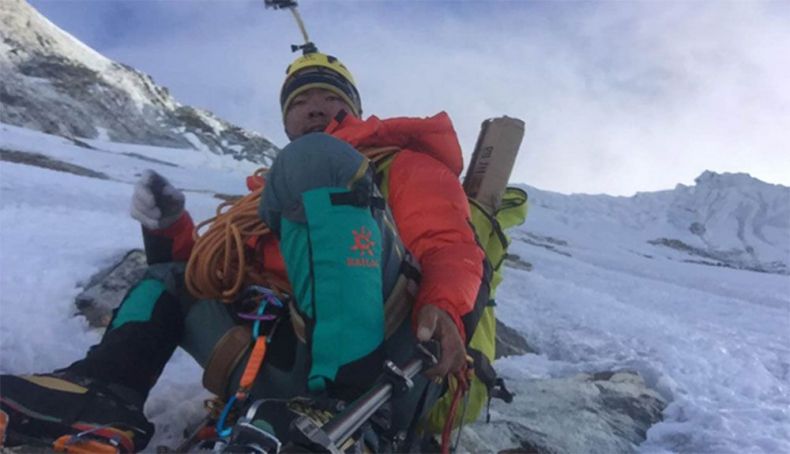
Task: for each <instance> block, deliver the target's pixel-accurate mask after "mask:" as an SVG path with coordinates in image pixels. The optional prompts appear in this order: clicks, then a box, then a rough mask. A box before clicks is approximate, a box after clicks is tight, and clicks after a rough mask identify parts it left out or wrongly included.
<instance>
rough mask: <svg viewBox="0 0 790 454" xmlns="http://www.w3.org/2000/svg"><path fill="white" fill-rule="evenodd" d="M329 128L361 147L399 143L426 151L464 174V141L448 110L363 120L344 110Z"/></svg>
mask: <svg viewBox="0 0 790 454" xmlns="http://www.w3.org/2000/svg"><path fill="white" fill-rule="evenodd" d="M325 132H326V133H327V134H331V135H333V136H335V137H337V138H338V139H341V140H344V141H346V142H348V143H349V144H351V145H352V146H353V147H355V148H357V149H362V148H370V147H391V146H395V147H399V148H402V149H409V150H413V151H418V152H420V153H426V154H428V155H430V156H431V157H433V158H435V159H437V160H439V161H440V162H441V163H443V164H444V165H446V166H447V167H448V168H449V169H450V170H451V171H452V172H453V173H454V174H455V175H456V176H460V175H461V171H462V170H463V167H464V158H463V154H462V153H461V145H460V144H459V143H458V136H457V135H456V133H455V129H454V128H453V123H452V121H451V120H450V116H449V115H447V112H439V113H438V114H436V115H434V116H432V117H427V118H416V117H396V118H388V119H384V120H382V119H380V118H378V117H376V116H370V117H368V119H367V120H361V119H359V118H356V117H354V116H352V115H344V113H341V115H338V117H337V118H335V119H334V120H332V122H331V123H330V124H329V125H328V126H327V128H326V130H325Z"/></svg>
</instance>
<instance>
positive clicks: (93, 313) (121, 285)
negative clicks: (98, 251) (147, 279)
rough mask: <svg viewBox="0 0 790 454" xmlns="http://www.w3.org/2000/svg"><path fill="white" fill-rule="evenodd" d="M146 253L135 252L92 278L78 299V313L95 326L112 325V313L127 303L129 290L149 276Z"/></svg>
mask: <svg viewBox="0 0 790 454" xmlns="http://www.w3.org/2000/svg"><path fill="white" fill-rule="evenodd" d="M146 267H147V264H146V261H145V252H143V251H142V250H140V249H133V250H131V251H129V252H127V253H126V254H125V255H124V256H123V257H119V259H118V260H115V261H113V263H112V264H111V265H110V266H108V267H107V268H105V269H103V270H101V271H99V272H98V273H96V274H95V275H94V276H92V277H91V278H90V280H89V282H88V284H87V285H86V286H85V290H83V291H82V293H80V294H79V295H77V298H76V299H75V304H76V305H77V310H78V312H79V313H80V314H82V315H84V316H85V318H87V319H88V323H90V325H91V326H93V327H105V326H107V325H108V324H109V323H110V319H111V318H112V311H113V310H114V309H115V308H116V307H118V306H119V305H120V304H121V302H122V301H123V297H124V296H125V295H126V293H127V292H128V291H129V289H130V288H131V287H132V285H134V284H135V283H136V282H137V281H139V280H140V279H141V278H142V277H143V275H144V274H145V269H146Z"/></svg>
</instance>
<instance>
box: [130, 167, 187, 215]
mask: <svg viewBox="0 0 790 454" xmlns="http://www.w3.org/2000/svg"><path fill="white" fill-rule="evenodd" d="M183 213H184V193H183V192H181V191H179V190H178V189H176V188H175V187H174V186H173V185H172V184H170V182H169V181H167V179H165V177H163V176H162V175H159V174H158V173H156V172H154V171H153V170H150V169H149V170H145V171H144V172H143V175H142V177H140V180H139V181H138V182H137V184H136V185H135V186H134V194H133V195H132V208H131V215H132V217H133V218H135V219H137V220H138V221H140V223H141V224H143V226H145V227H146V228H148V229H151V230H159V229H166V228H168V227H170V226H171V225H173V223H175V222H176V221H177V220H178V218H180V217H181V215H182V214H183Z"/></svg>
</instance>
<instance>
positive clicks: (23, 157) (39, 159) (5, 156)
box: [0, 148, 110, 180]
mask: <svg viewBox="0 0 790 454" xmlns="http://www.w3.org/2000/svg"><path fill="white" fill-rule="evenodd" d="M0 161H6V162H14V163H17V164H27V165H31V166H36V167H42V168H45V169H50V170H56V171H58V172H67V173H72V174H74V175H79V176H81V177H91V178H99V179H101V180H109V179H110V177H108V176H107V175H105V174H103V173H101V172H97V171H95V170H91V169H88V168H86V167H82V166H78V165H76V164H71V163H68V162H64V161H60V160H57V159H55V158H50V157H49V156H45V155H43V154H39V153H30V152H27V151H16V150H7V149H5V148H0Z"/></svg>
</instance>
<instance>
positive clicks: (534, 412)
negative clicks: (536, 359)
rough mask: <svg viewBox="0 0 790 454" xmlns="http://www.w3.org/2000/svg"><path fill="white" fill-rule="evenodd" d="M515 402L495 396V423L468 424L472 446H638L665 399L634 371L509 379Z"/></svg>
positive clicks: (575, 449) (607, 449) (615, 449)
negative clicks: (536, 378) (504, 400)
mask: <svg viewBox="0 0 790 454" xmlns="http://www.w3.org/2000/svg"><path fill="white" fill-rule="evenodd" d="M508 384H509V385H510V387H511V389H512V391H513V392H514V393H515V394H516V397H515V399H514V401H513V403H512V404H509V405H507V404H504V403H501V402H499V401H494V402H493V403H492V405H491V413H492V416H491V421H490V423H485V422H478V423H475V424H473V425H471V426H468V427H466V428H464V431H463V435H462V438H461V445H462V447H463V449H464V450H465V451H467V452H475V453H484V452H508V453H546V454H549V453H552V454H553V453H582V452H583V453H623V452H634V451H635V450H636V447H637V446H638V445H639V444H640V443H641V442H642V441H644V440H645V436H646V433H647V430H648V428H650V426H652V425H653V424H655V423H657V422H659V421H660V420H661V412H662V411H663V409H664V407H666V402H665V401H664V399H663V398H662V397H661V396H660V395H659V394H658V393H656V392H655V391H653V390H651V389H649V388H648V387H647V386H646V385H645V383H644V381H643V380H642V378H641V377H640V376H639V375H638V374H637V373H635V372H629V371H620V372H602V373H598V374H581V375H578V376H575V377H571V378H557V379H539V380H517V379H510V380H509V381H508Z"/></svg>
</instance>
